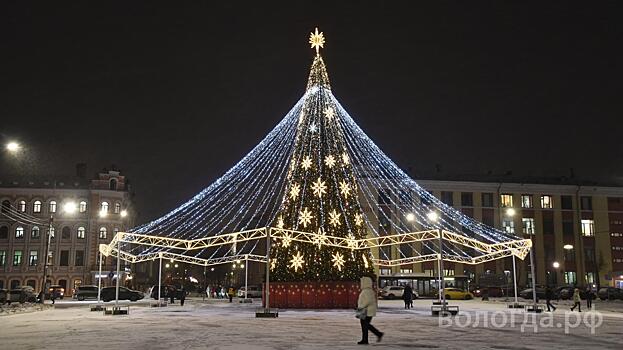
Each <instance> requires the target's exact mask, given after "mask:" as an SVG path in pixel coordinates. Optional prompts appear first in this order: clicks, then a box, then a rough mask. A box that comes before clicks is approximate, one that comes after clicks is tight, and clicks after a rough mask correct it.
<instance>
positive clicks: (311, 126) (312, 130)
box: [309, 123, 318, 133]
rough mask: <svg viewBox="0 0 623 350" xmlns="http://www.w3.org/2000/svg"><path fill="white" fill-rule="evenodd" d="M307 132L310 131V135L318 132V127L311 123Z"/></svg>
mask: <svg viewBox="0 0 623 350" xmlns="http://www.w3.org/2000/svg"><path fill="white" fill-rule="evenodd" d="M309 131H311V132H312V133H315V132H316V131H318V127H317V126H316V123H312V125H310V126H309Z"/></svg>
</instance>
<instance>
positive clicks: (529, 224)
mask: <svg viewBox="0 0 623 350" xmlns="http://www.w3.org/2000/svg"><path fill="white" fill-rule="evenodd" d="M521 224H522V228H523V233H525V234H528V235H533V234H534V219H533V218H522V219H521Z"/></svg>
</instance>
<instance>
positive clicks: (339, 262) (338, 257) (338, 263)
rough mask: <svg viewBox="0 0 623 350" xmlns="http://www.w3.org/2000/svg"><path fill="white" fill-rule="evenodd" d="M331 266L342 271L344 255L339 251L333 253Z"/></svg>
mask: <svg viewBox="0 0 623 350" xmlns="http://www.w3.org/2000/svg"><path fill="white" fill-rule="evenodd" d="M331 261H333V267H336V268H337V270H338V271H342V267H344V256H343V255H342V254H340V253H339V252H337V253H335V254H333V259H331Z"/></svg>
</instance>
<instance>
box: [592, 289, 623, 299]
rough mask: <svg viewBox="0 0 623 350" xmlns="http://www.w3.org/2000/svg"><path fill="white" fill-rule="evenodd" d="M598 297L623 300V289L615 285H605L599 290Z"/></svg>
mask: <svg viewBox="0 0 623 350" xmlns="http://www.w3.org/2000/svg"><path fill="white" fill-rule="evenodd" d="M597 297H599V299H601V300H615V299H621V300H623V290H622V289H620V288H614V287H604V288H601V289H600V290H599V291H598V292H597Z"/></svg>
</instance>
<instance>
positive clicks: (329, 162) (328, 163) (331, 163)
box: [324, 154, 335, 169]
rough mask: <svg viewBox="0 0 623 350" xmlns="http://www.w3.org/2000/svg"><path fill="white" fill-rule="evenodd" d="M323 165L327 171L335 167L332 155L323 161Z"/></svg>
mask: <svg viewBox="0 0 623 350" xmlns="http://www.w3.org/2000/svg"><path fill="white" fill-rule="evenodd" d="M324 164H325V165H326V166H328V167H329V169H331V168H333V166H334V165H335V157H334V156H333V155H332V154H329V155H328V156H327V157H326V158H325V159H324Z"/></svg>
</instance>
